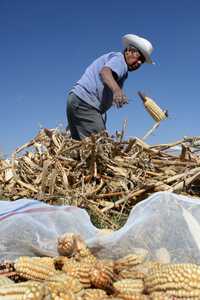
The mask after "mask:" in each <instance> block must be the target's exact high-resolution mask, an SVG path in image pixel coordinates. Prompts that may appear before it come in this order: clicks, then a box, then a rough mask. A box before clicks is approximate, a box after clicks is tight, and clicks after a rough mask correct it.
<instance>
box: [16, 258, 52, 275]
mask: <svg viewBox="0 0 200 300" xmlns="http://www.w3.org/2000/svg"><path fill="white" fill-rule="evenodd" d="M15 269H16V272H17V273H18V274H19V275H20V276H22V277H24V278H26V279H32V280H45V279H47V278H48V277H49V276H53V275H56V273H57V272H56V270H55V269H54V268H53V266H52V265H45V264H41V262H40V261H39V260H38V259H34V258H31V257H26V256H21V257H20V258H18V259H17V260H16V262H15Z"/></svg>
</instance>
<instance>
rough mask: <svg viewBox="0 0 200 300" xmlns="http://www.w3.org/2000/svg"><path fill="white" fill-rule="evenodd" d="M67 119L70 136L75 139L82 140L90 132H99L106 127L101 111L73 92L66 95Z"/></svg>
mask: <svg viewBox="0 0 200 300" xmlns="http://www.w3.org/2000/svg"><path fill="white" fill-rule="evenodd" d="M67 120H68V127H69V130H70V133H71V137H72V138H73V139H75V140H82V139H83V138H85V137H87V136H90V135H91V134H92V133H99V132H101V131H102V130H105V129H106V127H105V121H104V119H103V116H102V114H101V112H100V111H98V110H97V109H96V108H94V107H92V106H91V105H89V104H87V103H86V102H84V101H83V100H81V99H80V98H79V97H78V96H76V95H75V94H74V93H70V94H69V95H68V99H67Z"/></svg>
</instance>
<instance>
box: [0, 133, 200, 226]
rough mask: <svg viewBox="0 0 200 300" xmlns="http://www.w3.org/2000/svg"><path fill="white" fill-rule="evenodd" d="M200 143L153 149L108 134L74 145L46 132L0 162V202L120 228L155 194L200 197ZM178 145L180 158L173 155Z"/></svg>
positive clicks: (184, 142) (190, 141) (194, 140)
mask: <svg viewBox="0 0 200 300" xmlns="http://www.w3.org/2000/svg"><path fill="white" fill-rule="evenodd" d="M199 142H200V137H193V138H185V139H183V140H181V141H177V142H176V143H173V144H165V145H155V146H149V145H147V144H146V143H144V142H143V141H142V140H140V139H138V138H133V139H129V140H128V141H124V140H123V136H122V135H121V136H120V135H119V136H118V137H117V138H115V139H113V138H111V137H109V136H108V135H107V134H106V133H105V132H104V133H102V134H99V135H94V136H93V135H92V136H91V137H89V138H86V139H84V140H83V141H75V140H72V139H71V138H70V137H68V136H67V135H66V134H64V133H62V132H61V131H59V130H56V129H52V130H49V129H43V130H41V131H40V132H39V133H38V135H37V136H36V137H35V138H34V139H33V140H31V141H30V142H28V143H26V144H25V145H23V146H22V147H20V148H18V149H17V150H16V151H15V152H14V153H13V155H12V158H11V159H10V160H0V193H1V197H2V198H5V197H6V198H9V199H10V200H15V199H18V198H23V197H27V198H35V199H39V200H43V201H46V202H48V203H50V204H69V205H76V206H79V207H83V208H86V209H87V210H88V211H89V212H90V213H91V215H92V216H96V218H98V219H100V220H101V222H100V223H101V224H99V225H104V226H107V227H111V228H118V227H119V226H120V225H122V223H123V222H124V221H125V220H126V219H127V216H128V214H129V212H130V210H131V208H132V207H133V205H134V204H135V203H136V202H138V201H140V200H141V199H144V198H146V197H147V196H149V195H150V194H152V193H154V192H157V191H163V190H165V191H173V192H177V193H184V194H189V195H194V196H200V188H199V183H200V156H199V155H198V151H199V147H200V144H199ZM177 145H179V146H180V149H181V151H180V153H179V154H178V155H175V154H174V153H173V152H170V151H169V150H170V149H173V147H174V146H177ZM96 221H98V220H96ZM97 223H98V222H97Z"/></svg>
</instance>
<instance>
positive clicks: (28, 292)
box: [0, 233, 200, 300]
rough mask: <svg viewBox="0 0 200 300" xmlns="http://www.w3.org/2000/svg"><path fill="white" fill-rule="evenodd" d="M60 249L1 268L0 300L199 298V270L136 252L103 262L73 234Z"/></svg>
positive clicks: (60, 242)
mask: <svg viewBox="0 0 200 300" xmlns="http://www.w3.org/2000/svg"><path fill="white" fill-rule="evenodd" d="M57 248H58V253H59V254H60V255H61V256H57V257H42V258H41V257H27V256H21V257H19V258H17V260H16V261H14V262H4V263H1V264H0V299H2V300H6V299H9V300H11V299H15V300H16V299H18V300H27V299H32V300H45V299H46V300H47V299H51V300H109V299H113V300H114V299H115V300H143V299H144V300H145V299H149V300H163V299H166V300H167V299H169V300H170V299H171V300H174V299H182V300H184V299H191V300H194V299H200V288H199V286H200V280H199V274H200V266H199V265H195V264H161V263H158V262H153V261H147V260H146V257H145V256H141V255H136V254H134V253H132V254H129V255H127V256H125V257H122V258H119V259H116V260H105V259H104V260H100V259H98V258H97V257H95V256H94V254H93V253H92V252H91V251H90V249H89V248H88V247H87V246H86V244H85V243H84V241H83V240H82V239H81V238H80V236H78V235H75V234H71V233H70V234H64V235H63V236H61V237H59V238H58V242H57ZM191 279H192V280H191Z"/></svg>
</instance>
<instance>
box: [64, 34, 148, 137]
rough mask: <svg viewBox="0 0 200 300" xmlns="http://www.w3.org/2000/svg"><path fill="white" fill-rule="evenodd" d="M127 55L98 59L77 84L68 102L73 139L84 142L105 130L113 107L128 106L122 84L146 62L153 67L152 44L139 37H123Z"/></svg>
mask: <svg viewBox="0 0 200 300" xmlns="http://www.w3.org/2000/svg"><path fill="white" fill-rule="evenodd" d="M122 42H123V45H124V52H123V53H121V52H110V53H108V54H104V55H102V56H101V57H99V58H98V59H96V60H95V61H94V62H93V63H92V64H91V65H90V66H89V67H88V68H87V69H86V71H85V73H84V74H83V75H82V77H81V79H80V80H79V81H78V82H77V83H76V84H75V85H74V87H73V88H72V90H71V91H70V93H69V96H68V101H67V119H68V127H69V130H70V132H71V136H72V138H73V139H76V140H81V139H83V138H85V137H87V136H90V135H91V134H92V133H98V132H100V131H102V130H105V129H106V127H105V120H104V118H103V116H104V114H105V113H106V111H107V110H108V109H109V108H110V107H111V106H112V105H113V104H114V105H116V106H117V108H120V107H122V106H123V105H124V104H125V103H127V98H126V96H125V95H124V93H123V90H122V88H123V84H124V81H125V80H126V79H127V77H128V72H132V71H135V70H137V69H138V68H140V66H141V65H142V64H143V63H145V62H146V63H149V64H152V63H153V62H152V60H151V53H152V51H153V46H152V44H151V43H150V42H149V41H148V40H146V39H144V38H142V37H140V36H137V35H133V34H126V35H125V36H123V38H122Z"/></svg>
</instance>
